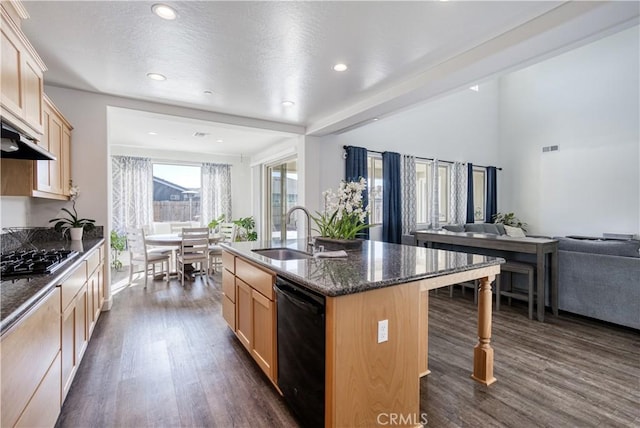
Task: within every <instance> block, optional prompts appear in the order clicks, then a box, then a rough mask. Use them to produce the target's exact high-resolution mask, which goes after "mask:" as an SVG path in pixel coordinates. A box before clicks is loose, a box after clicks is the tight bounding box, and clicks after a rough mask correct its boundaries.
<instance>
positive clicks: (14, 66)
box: [0, 19, 22, 117]
mask: <svg viewBox="0 0 640 428" xmlns="http://www.w3.org/2000/svg"><path fill="white" fill-rule="evenodd" d="M0 32H1V41H0V53H1V55H2V62H1V63H0V65H1V66H2V73H1V78H0V79H1V80H0V91H2V97H1V99H2V106H3V107H4V108H5V109H7V110H8V111H9V112H11V113H13V114H14V115H15V116H17V117H22V95H21V92H22V91H21V88H20V63H21V56H20V43H19V41H18V39H17V37H16V36H15V35H14V34H13V32H11V30H10V29H9V27H8V24H7V23H6V21H5V20H4V19H2V27H1V28H0Z"/></svg>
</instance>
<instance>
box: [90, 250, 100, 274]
mask: <svg viewBox="0 0 640 428" xmlns="http://www.w3.org/2000/svg"><path fill="white" fill-rule="evenodd" d="M99 265H100V250H99V249H98V250H96V251H94V252H93V253H91V255H90V256H89V257H87V276H91V274H92V273H93V272H94V271H95V270H96V268H97V267H98V266H99Z"/></svg>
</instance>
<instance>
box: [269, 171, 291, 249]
mask: <svg viewBox="0 0 640 428" xmlns="http://www.w3.org/2000/svg"><path fill="white" fill-rule="evenodd" d="M266 172H267V180H266V181H267V198H265V202H266V203H265V206H266V208H267V215H266V217H267V224H266V226H267V227H266V230H265V232H266V233H265V235H266V236H265V237H266V239H281V237H286V238H285V239H296V238H297V236H298V233H297V229H296V223H295V218H293V219H292V221H291V222H290V223H287V222H286V214H287V211H288V210H289V208H291V207H293V206H295V205H296V204H297V203H298V166H297V161H296V160H295V159H290V160H287V161H282V162H279V163H277V164H272V165H268V166H267V169H266Z"/></svg>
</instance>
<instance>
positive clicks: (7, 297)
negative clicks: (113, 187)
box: [0, 238, 104, 335]
mask: <svg viewBox="0 0 640 428" xmlns="http://www.w3.org/2000/svg"><path fill="white" fill-rule="evenodd" d="M103 243H104V238H88V239H83V240H82V242H73V241H46V242H38V243H34V245H35V246H36V247H37V248H39V249H65V250H75V251H78V254H77V255H76V256H74V257H72V258H70V259H68V260H67V261H66V263H65V264H64V265H63V266H62V267H61V268H59V269H58V270H56V271H55V272H54V273H52V274H45V275H32V276H30V277H29V278H28V279H27V278H20V279H17V278H16V279H13V280H12V279H9V278H8V279H6V280H5V279H4V278H3V279H2V283H1V284H0V335H2V334H4V332H5V331H7V330H8V329H9V328H10V327H11V326H12V325H14V324H15V323H16V322H17V321H18V320H20V318H21V317H22V316H23V315H24V314H26V313H27V312H28V311H29V309H31V308H32V307H33V306H34V305H36V304H37V303H38V302H39V301H40V300H41V299H42V298H44V297H45V296H46V295H47V293H48V292H49V291H50V290H51V289H52V288H53V287H55V286H57V285H59V284H61V283H62V282H63V280H64V279H66V277H67V276H68V275H69V274H71V273H72V272H73V271H74V270H75V269H76V268H77V267H78V265H79V264H80V263H81V262H82V260H84V259H85V258H86V256H87V254H88V253H89V252H91V251H92V250H94V249H95V248H97V247H98V246H99V245H102V244H103ZM18 278H19V277H18Z"/></svg>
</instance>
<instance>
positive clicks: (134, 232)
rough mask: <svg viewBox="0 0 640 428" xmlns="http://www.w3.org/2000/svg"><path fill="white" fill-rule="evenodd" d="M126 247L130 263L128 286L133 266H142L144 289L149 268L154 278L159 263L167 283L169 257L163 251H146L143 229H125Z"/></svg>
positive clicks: (131, 279)
mask: <svg viewBox="0 0 640 428" xmlns="http://www.w3.org/2000/svg"><path fill="white" fill-rule="evenodd" d="M126 233H127V247H128V248H129V255H130V256H131V261H130V263H129V285H131V283H132V282H133V266H134V265H136V264H138V265H139V264H142V265H143V266H144V270H143V272H144V288H147V277H148V276H149V267H151V272H152V274H153V276H154V278H155V275H156V264H158V263H160V265H161V267H163V268H164V266H165V262H166V268H164V269H165V270H164V272H165V278H166V281H167V282H169V263H170V260H171V255H170V254H169V252H167V250H164V249H148V248H147V244H146V241H145V231H144V229H143V228H127V230H126Z"/></svg>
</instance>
